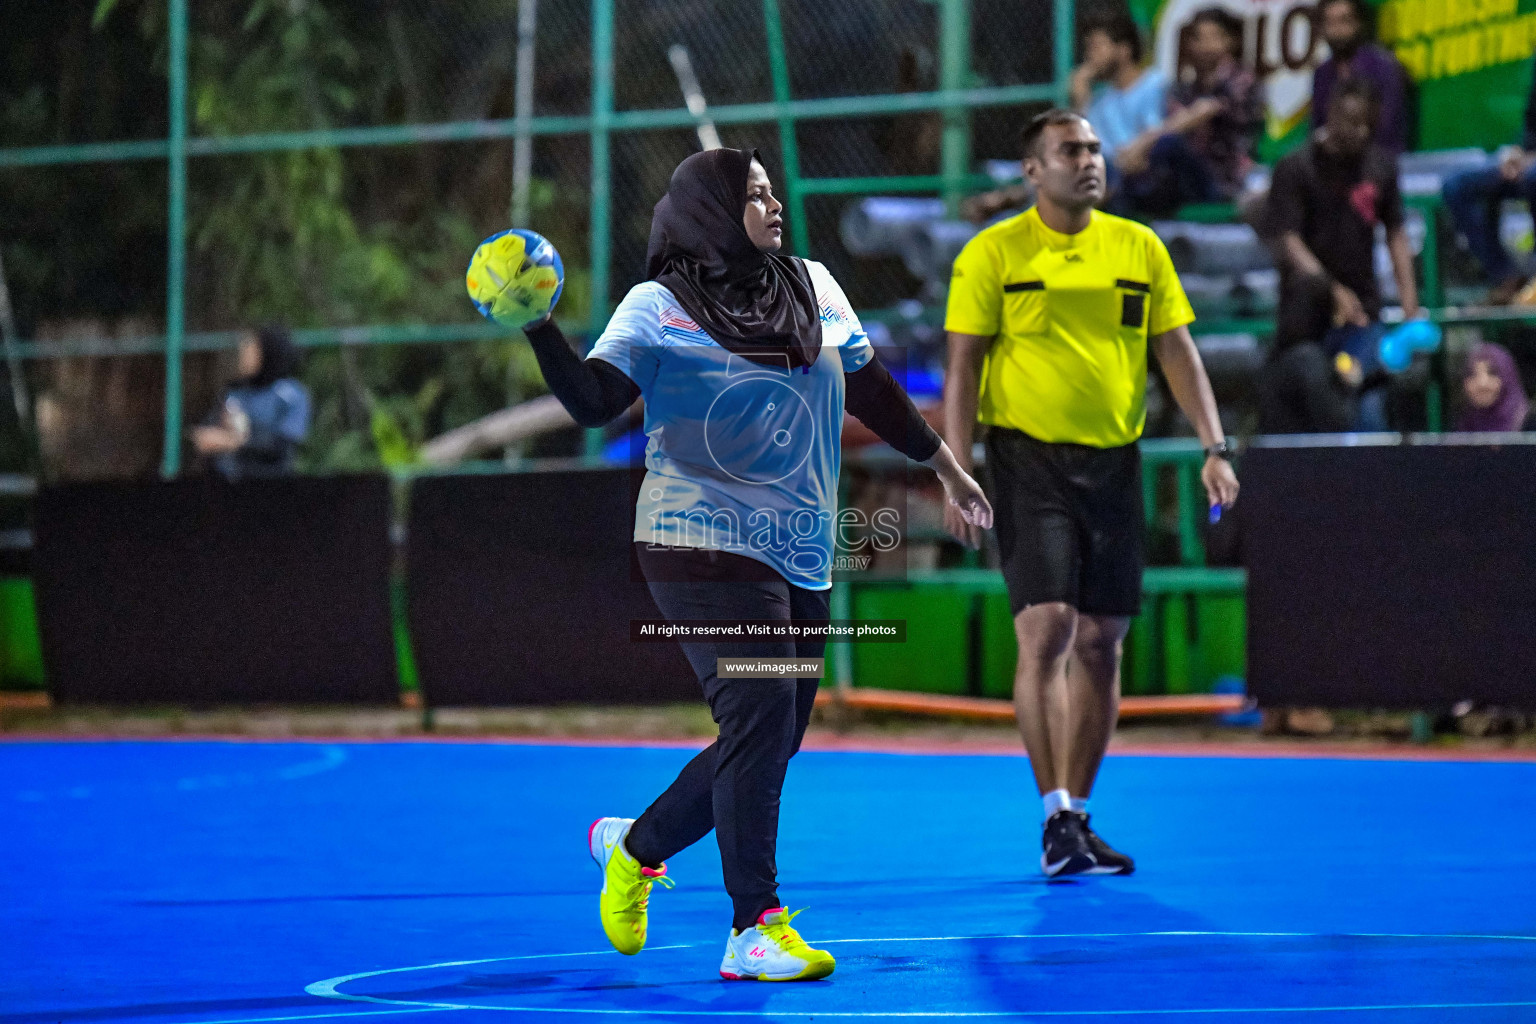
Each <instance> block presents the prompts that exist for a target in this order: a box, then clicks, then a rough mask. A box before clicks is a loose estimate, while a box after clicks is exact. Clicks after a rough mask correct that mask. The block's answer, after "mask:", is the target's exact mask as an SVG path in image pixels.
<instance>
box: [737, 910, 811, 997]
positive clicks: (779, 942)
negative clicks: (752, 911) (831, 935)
mask: <svg viewBox="0 0 1536 1024" xmlns="http://www.w3.org/2000/svg"><path fill="white" fill-rule="evenodd" d="M799 913H800V911H798V910H797V911H795V913H794V914H791V913H790V912H789V908H788V907H774V908H773V909H772V910H765V911H763V913H762V916H761V917H759V918H758V919H757V924H755V925H753V926H752V927H751V928H748V929H747V930H746V931H744V932H738V931H737V930H736V929H734V928H732V929H731V937H730V938H728V939H726V940H725V959H724V960H722V961H720V977H722V978H725V979H727V980H728V981H815V980H816V979H817V978H825V977H826V976H827V975H829V974H831V973H832V970H833V968H835V967H836V966H837V961H836V960H834V959H832V954H831V953H828V952H827V951H826V950H824V949H812V948H811V947H810V946H808V945H806V943H805V940H804V939H802V938H801V937H800V933H799V932H797V931H795V930H794V929H793V928H791V927H790V926H789V922H790V921H791V920H793V919H794V917H795V915H796V914H799Z"/></svg>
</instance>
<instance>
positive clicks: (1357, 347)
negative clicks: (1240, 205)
mask: <svg viewBox="0 0 1536 1024" xmlns="http://www.w3.org/2000/svg"><path fill="white" fill-rule="evenodd" d="M1375 125H1376V99H1375V93H1374V91H1373V90H1372V88H1371V85H1370V83H1369V82H1367V81H1365V80H1364V79H1359V78H1356V79H1351V80H1350V81H1348V82H1345V83H1343V84H1342V85H1340V86H1339V88H1337V89H1335V90H1334V92H1333V95H1332V97H1331V100H1330V103H1329V107H1328V119H1327V121H1326V122H1325V123H1324V125H1323V127H1322V128H1320V129H1318V130H1317V131H1316V132H1314V133H1313V135H1312V138H1311V139H1310V140H1309V141H1308V142H1307V143H1306V144H1305V145H1303V146H1301V147H1300V148H1299V149H1297V150H1296V151H1294V152H1292V153H1291V154H1290V155H1288V156H1286V157H1285V158H1284V159H1282V160H1281V161H1280V162H1279V163H1278V164H1276V165H1275V173H1274V178H1273V182H1272V184H1271V187H1270V192H1269V208H1268V210H1267V211H1266V221H1267V225H1266V226H1267V228H1268V230H1269V231H1270V232H1272V233H1273V236H1274V238H1275V240H1276V246H1275V247H1276V249H1277V251H1278V253H1279V255H1280V309H1279V315H1278V318H1277V323H1276V330H1275V344H1274V348H1273V349H1272V350H1271V352H1270V358H1269V361H1268V363H1267V364H1266V365H1265V367H1264V369H1263V370H1262V371H1261V374H1260V378H1259V429H1260V431H1262V432H1264V433H1274V434H1284V433H1332V432H1338V431H1345V430H1354V429H1385V424H1384V423H1383V422H1381V420H1382V419H1384V416H1382V415H1381V414H1380V412H1379V410H1380V409H1381V408H1382V403H1383V400H1384V398H1385V395H1384V393H1383V392H1381V391H1379V390H1375V393H1374V394H1371V395H1369V396H1367V398H1366V400H1363V401H1357V400H1356V395H1355V391H1356V389H1358V388H1360V387H1361V386H1362V385H1363V384H1369V383H1372V382H1371V381H1368V380H1366V379H1364V378H1363V377H1362V375H1361V364H1362V360H1361V359H1360V358H1359V356H1360V355H1361V354H1362V353H1364V352H1367V351H1369V350H1370V346H1371V344H1372V343H1373V341H1374V339H1375V336H1377V335H1373V334H1371V333H1369V332H1370V331H1371V329H1372V328H1373V326H1374V325H1376V324H1377V321H1378V317H1379V314H1380V312H1381V295H1380V291H1379V289H1378V287H1377V284H1376V270H1375V260H1374V258H1373V256H1374V252H1375V245H1376V225H1377V224H1382V225H1384V226H1385V227H1386V232H1387V248H1388V251H1389V252H1390V254H1391V257H1392V274H1393V276H1394V277H1395V278H1396V279H1397V287H1398V295H1399V296H1400V297H1401V299H1402V305H1403V315H1404V316H1405V317H1414V316H1417V315H1418V313H1419V304H1418V291H1417V289H1416V287H1415V284H1414V277H1413V254H1412V252H1411V250H1410V249H1409V246H1408V236H1407V232H1405V231H1404V230H1403V198H1402V193H1401V192H1400V191H1399V189H1398V181H1397V175H1398V169H1397V158H1396V157H1394V156H1391V155H1390V154H1388V153H1386V152H1384V151H1383V150H1381V149H1379V148H1377V147H1376V146H1374V145H1372V142H1371V136H1372V134H1373V132H1374V131H1375ZM1377 332H1378V334H1379V328H1377ZM1362 408H1364V409H1367V410H1377V415H1376V416H1374V417H1371V419H1374V420H1375V422H1368V421H1363V420H1362V419H1361V418H1360V417H1359V416H1358V415H1357V413H1358V412H1359V411H1360V409H1362Z"/></svg>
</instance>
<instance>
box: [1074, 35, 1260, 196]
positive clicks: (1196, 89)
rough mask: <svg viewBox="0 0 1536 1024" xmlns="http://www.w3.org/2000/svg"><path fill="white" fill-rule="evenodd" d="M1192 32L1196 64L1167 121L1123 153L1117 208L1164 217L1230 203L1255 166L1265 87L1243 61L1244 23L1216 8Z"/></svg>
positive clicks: (1189, 41) (1188, 52)
mask: <svg viewBox="0 0 1536 1024" xmlns="http://www.w3.org/2000/svg"><path fill="white" fill-rule="evenodd" d="M1186 31H1187V38H1186V42H1185V47H1184V56H1185V57H1186V58H1187V60H1188V62H1189V70H1188V71H1187V72H1185V73H1184V75H1183V77H1181V79H1180V80H1179V81H1177V82H1175V83H1174V84H1173V86H1172V87H1171V89H1170V90H1169V96H1168V107H1167V119H1166V120H1165V121H1164V122H1163V124H1162V126H1161V128H1160V129H1159V130H1158V131H1156V132H1153V133H1149V134H1147V135H1144V136H1142V137H1141V138H1139V139H1137V140H1136V141H1135V142H1133V143H1131V144H1129V145H1126V146H1124V147H1122V148H1121V149H1120V151H1119V153H1118V154H1117V158H1116V161H1115V162H1116V165H1117V167H1118V168H1119V170H1120V172H1121V174H1122V176H1123V177H1122V181H1121V186H1120V190H1119V194H1118V195H1117V196H1116V197H1115V198H1114V200H1113V201H1112V202H1111V204H1110V209H1112V210H1114V211H1115V212H1118V213H1124V214H1131V213H1144V214H1151V215H1154V216H1157V215H1165V214H1170V213H1173V212H1174V211H1175V210H1177V209H1178V208H1179V207H1180V206H1183V205H1185V204H1187V203H1214V202H1228V201H1231V200H1233V199H1236V198H1237V196H1238V193H1239V192H1241V191H1242V187H1243V179H1244V178H1245V177H1246V176H1247V174H1248V171H1249V170H1250V169H1251V168H1252V167H1253V153H1254V146H1255V143H1256V141H1257V139H1258V133H1259V129H1260V128H1261V127H1262V126H1263V124H1264V93H1263V89H1262V87H1261V86H1260V85H1259V82H1258V79H1257V78H1255V77H1254V74H1253V72H1252V71H1249V70H1248V69H1247V68H1245V67H1243V66H1242V65H1241V64H1240V63H1238V59H1237V55H1238V47H1239V45H1240V44H1241V42H1242V22H1240V21H1239V20H1238V19H1237V18H1236V17H1234V16H1233V15H1231V14H1229V13H1227V12H1226V11H1224V10H1222V9H1220V8H1217V7H1208V8H1206V9H1205V10H1202V11H1200V12H1198V13H1197V14H1196V15H1195V16H1194V17H1193V18H1192V19H1190V23H1189V27H1188V29H1187V30H1186ZM1094 123H1095V125H1096V124H1097V122H1094Z"/></svg>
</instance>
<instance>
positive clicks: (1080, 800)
mask: <svg viewBox="0 0 1536 1024" xmlns="http://www.w3.org/2000/svg"><path fill="white" fill-rule="evenodd" d="M1071 808H1072V810H1074V811H1076V812H1077V813H1078V814H1087V813H1088V798H1087V797H1085V796H1074V797H1072V798H1071Z"/></svg>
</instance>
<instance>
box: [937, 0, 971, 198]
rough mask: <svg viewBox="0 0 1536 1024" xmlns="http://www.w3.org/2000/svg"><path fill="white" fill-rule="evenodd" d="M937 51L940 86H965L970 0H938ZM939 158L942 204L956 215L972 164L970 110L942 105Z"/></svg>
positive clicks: (968, 66) (969, 29)
mask: <svg viewBox="0 0 1536 1024" xmlns="http://www.w3.org/2000/svg"><path fill="white" fill-rule="evenodd" d="M939 51H940V57H939V88H941V89H945V90H950V89H964V88H965V87H966V85H967V84H968V80H969V78H970V77H971V0H940V7H939ZM939 159H940V172H941V173H942V174H943V176H944V205H945V208H946V209H947V210H948V212H949V216H951V217H956V216H958V215H959V213H960V200H961V199H962V198H963V197H964V194H965V189H964V186H963V185H962V184H961V182H962V180H963V179H964V178H965V177H966V174H967V173H968V172H969V171H970V167H971V114H970V111H969V110H967V109H966V108H964V107H953V106H950V107H945V108H944V134H943V137H942V143H941V148H940V158H939Z"/></svg>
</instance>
